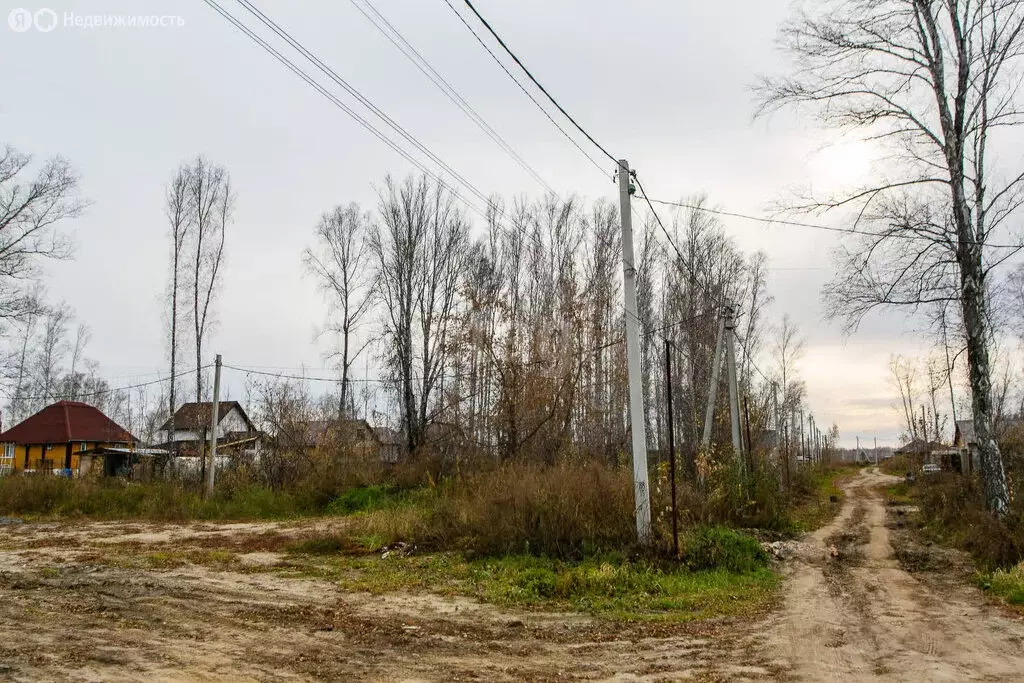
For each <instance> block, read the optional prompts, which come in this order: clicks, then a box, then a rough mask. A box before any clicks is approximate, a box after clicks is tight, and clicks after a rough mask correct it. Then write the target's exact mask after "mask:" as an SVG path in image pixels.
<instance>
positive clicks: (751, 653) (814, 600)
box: [0, 473, 1024, 681]
mask: <svg viewBox="0 0 1024 683" xmlns="http://www.w3.org/2000/svg"><path fill="white" fill-rule="evenodd" d="M884 481H885V478H884V477H883V476H882V475H879V474H877V473H864V474H862V475H860V477H859V478H857V479H855V480H853V481H852V482H850V483H849V484H848V485H847V491H848V494H849V495H848V496H847V499H846V501H845V504H844V506H843V509H842V512H841V513H840V515H839V516H838V518H837V519H836V520H835V521H834V523H833V524H831V525H830V526H829V527H828V528H825V529H822V530H821V531H819V532H817V533H816V534H814V535H812V536H811V537H810V538H808V539H806V542H805V543H804V544H802V546H801V547H802V551H801V553H800V555H799V556H798V557H797V558H796V559H793V560H791V561H789V562H788V563H787V565H786V568H785V569H784V571H785V572H786V573H787V574H788V579H787V582H786V588H785V598H784V600H783V602H782V604H781V605H780V607H779V609H778V610H777V611H776V612H775V613H773V614H772V615H770V616H768V617H767V618H765V619H764V620H761V621H755V622H751V621H749V620H747V621H744V620H739V621H735V620H733V621H731V620H721V621H710V622H708V621H705V622H700V623H693V624H684V625H679V624H664V623H646V624H643V623H641V624H623V623H615V622H610V621H604V620H599V619H592V618H590V617H588V616H586V615H581V614H559V613H547V612H535V611H534V612H530V611H515V610H504V609H499V608H496V607H493V606H490V605H484V604H480V603H478V602H475V601H472V600H468V599H463V598H453V597H442V596H436V595H431V594H426V593H415V594H408V593H394V594H389V595H385V596H374V595H369V594H365V593H352V592H347V591H344V590H342V589H341V588H339V587H338V585H337V584H336V583H334V582H332V581H330V580H327V579H324V578H321V577H318V576H316V575H315V574H314V575H310V574H308V573H294V572H292V573H290V571H289V570H287V569H284V570H282V567H285V568H286V567H287V563H288V555H287V554H286V553H284V552H283V549H284V546H285V545H286V544H287V543H289V542H291V541H293V540H294V539H295V538H296V537H298V536H301V535H302V534H308V533H312V532H313V531H316V532H318V533H321V532H323V531H324V530H325V526H326V527H329V526H330V524H333V523H336V522H331V521H330V520H319V521H309V522H305V523H303V524H297V525H282V524H274V523H261V524H216V525H215V524H187V525H170V524H137V523H131V524H125V523H96V522H91V523H87V522H66V523H45V524H39V523H36V524H16V525H0V681H3V680H12V681H37V680H72V681H138V680H146V681H196V680H214V681H270V680H275V681H276V680H295V681H309V680H381V681H441V680H444V681H456V680H483V681H520V680H528V681H529V680H537V681H548V680H615V681H675V680H699V681H765V680H785V681H802V680H806V681H862V680H863V681H869V680H870V681H874V680H883V681H939V680H951V681H952V680H955V681H962V680H1024V623H1022V622H1020V621H1015V620H1014V619H1013V618H1012V617H1009V616H1006V615H1004V614H1002V613H1001V612H1000V611H999V610H998V609H996V608H992V607H986V606H983V605H982V597H981V595H980V594H979V593H978V592H977V591H975V590H974V589H972V588H969V587H967V586H966V585H964V584H963V583H955V582H946V583H942V582H941V581H940V580H939V579H934V580H933V579H929V578H927V577H924V578H923V579H922V577H920V576H916V575H915V576H912V575H910V574H908V573H906V572H905V571H903V570H902V569H900V567H899V565H898V564H897V563H896V561H895V560H894V559H893V552H892V548H891V547H890V539H889V530H888V529H887V528H886V526H885V514H886V510H885V507H884V505H883V504H882V501H881V499H880V498H879V496H878V495H877V494H876V493H875V492H874V491H873V490H872V487H874V486H877V485H879V484H881V483H884ZM830 546H835V548H836V551H837V555H838V556H837V557H832V554H831V553H829V551H828V548H829V547H830ZM183 556H184V557H186V558H190V559H188V560H186V561H182V560H181V559H177V560H175V561H171V560H172V559H173V558H181V557H183ZM165 560H166V561H165ZM228 560H230V561H228Z"/></svg>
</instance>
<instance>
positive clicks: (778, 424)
mask: <svg viewBox="0 0 1024 683" xmlns="http://www.w3.org/2000/svg"><path fill="white" fill-rule="evenodd" d="M772 403H773V404H774V405H773V407H774V409H775V457H776V458H777V459H778V460H780V461H783V462H780V464H782V465H784V466H783V470H782V480H783V482H784V483H785V484H786V487H787V488H788V487H789V458H788V457H787V455H786V454H785V452H784V449H783V444H782V432H783V426H782V413H780V412H779V383H778V382H772Z"/></svg>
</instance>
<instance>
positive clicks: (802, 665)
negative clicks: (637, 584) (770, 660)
mask: <svg viewBox="0 0 1024 683" xmlns="http://www.w3.org/2000/svg"><path fill="white" fill-rule="evenodd" d="M896 481H898V479H897V478H895V477H888V476H886V475H884V474H880V473H879V472H878V471H877V470H872V471H870V472H869V471H862V472H861V474H860V476H858V477H857V478H855V479H854V480H852V481H850V482H848V483H847V484H846V485H845V486H844V488H845V490H846V492H847V497H846V500H845V502H844V505H843V508H842V510H841V512H840V513H839V515H838V516H837V517H836V519H835V520H834V521H833V522H832V524H830V525H828V526H827V527H825V528H823V529H820V530H818V531H817V532H815V533H814V534H811V536H810V537H809V538H807V539H805V542H806V546H805V548H804V550H803V552H801V553H800V556H799V557H798V558H797V559H796V561H794V562H792V563H790V564H789V566H788V568H787V573H788V574H789V576H788V582H787V583H788V589H787V596H786V600H785V602H784V605H783V608H782V609H781V611H780V612H779V613H778V614H777V615H776V616H774V617H773V618H772V619H771V622H770V625H769V631H768V644H769V647H772V648H775V649H777V651H778V652H779V653H781V655H782V656H781V660H782V662H781V663H782V664H784V666H785V668H786V669H788V670H789V671H790V673H791V675H792V676H793V677H794V678H795V679H797V680H802V681H996V680H998V681H1021V680H1024V622H1022V620H1021V619H1020V618H1019V617H1017V616H1015V615H1013V614H1012V613H1010V612H1007V611H1004V610H1002V609H1000V608H998V607H994V606H990V605H987V604H986V601H985V599H984V596H983V595H982V594H981V593H980V592H979V591H978V590H977V589H975V588H972V587H970V586H969V585H967V584H966V582H965V581H964V580H963V576H962V573H958V572H957V571H955V570H956V566H955V565H956V564H957V563H959V562H963V561H964V560H963V558H962V557H961V556H959V554H957V553H952V552H944V551H941V550H939V549H935V550H933V551H932V552H933V553H935V554H937V555H938V560H939V562H933V563H932V564H934V565H936V566H935V567H934V568H935V569H938V570H939V571H933V572H924V573H915V574H910V573H908V572H907V571H904V569H902V568H901V567H900V564H899V563H898V562H897V561H896V559H895V555H894V552H893V541H894V540H896V541H897V542H903V543H909V542H911V541H909V540H908V539H905V538H899V539H893V538H891V536H892V533H891V531H890V528H889V527H890V526H891V527H899V526H901V525H900V523H899V520H898V519H889V520H888V524H887V519H886V516H887V509H886V506H885V503H884V500H883V498H882V496H881V494H880V493H879V491H878V490H877V489H878V487H879V486H881V485H884V484H886V483H890V482H896ZM900 512H902V511H901V510H889V511H888V514H889V517H890V518H898V517H899V516H900V515H899V513H900Z"/></svg>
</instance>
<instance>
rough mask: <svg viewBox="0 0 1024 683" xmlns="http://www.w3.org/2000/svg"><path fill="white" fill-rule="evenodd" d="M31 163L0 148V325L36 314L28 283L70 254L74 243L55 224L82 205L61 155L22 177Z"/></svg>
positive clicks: (75, 178) (73, 214)
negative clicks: (45, 265)
mask: <svg viewBox="0 0 1024 683" xmlns="http://www.w3.org/2000/svg"><path fill="white" fill-rule="evenodd" d="M31 163H32V157H31V156H29V155H27V154H22V153H20V152H18V151H17V150H15V149H14V148H12V147H5V148H3V150H2V151H0V324H5V323H9V322H11V321H13V320H18V319H20V318H21V317H23V316H24V315H26V314H32V313H39V312H40V300H39V297H37V296H34V295H33V291H32V283H33V282H34V281H35V280H36V279H37V277H38V275H39V267H40V265H41V263H42V262H43V261H45V260H47V259H66V258H70V256H71V251H72V244H71V241H70V239H69V238H68V237H67V236H66V235H65V234H64V233H63V232H61V231H60V229H59V224H60V223H61V222H62V221H64V220H66V219H68V218H74V217H76V216H78V215H80V214H81V213H82V211H83V210H84V208H85V206H86V203H85V202H84V201H83V200H82V199H80V198H79V196H78V175H77V174H76V173H75V171H74V170H73V169H72V168H71V165H70V164H69V163H68V162H67V161H66V160H65V159H63V158H61V157H54V158H52V159H49V160H47V161H46V162H44V164H43V166H42V168H41V169H40V170H39V172H38V173H37V174H36V176H35V177H34V178H29V177H26V175H27V174H28V172H29V171H28V168H29V166H30V165H31ZM0 332H2V330H0Z"/></svg>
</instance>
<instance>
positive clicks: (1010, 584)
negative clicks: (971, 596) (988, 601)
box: [976, 563, 1024, 610]
mask: <svg viewBox="0 0 1024 683" xmlns="http://www.w3.org/2000/svg"><path fill="white" fill-rule="evenodd" d="M976 582H977V583H978V585H979V586H980V587H981V588H982V589H984V590H986V591H989V592H991V593H992V594H993V595H997V596H999V597H1000V598H1002V599H1003V600H1005V601H1006V602H1007V603H1009V604H1011V605H1014V606H1015V607H1018V608H1020V609H1022V610H1024V563H1021V564H1018V565H1017V566H1016V567H1014V568H1013V569H1006V570H1003V569H999V570H996V571H994V572H986V573H979V574H978V575H977V576H976Z"/></svg>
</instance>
